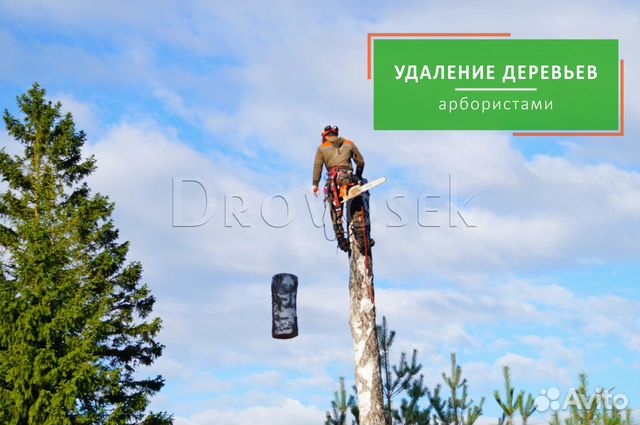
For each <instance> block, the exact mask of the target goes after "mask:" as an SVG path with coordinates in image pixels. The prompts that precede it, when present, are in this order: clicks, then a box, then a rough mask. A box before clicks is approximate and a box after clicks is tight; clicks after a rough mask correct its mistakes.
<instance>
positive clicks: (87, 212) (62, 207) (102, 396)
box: [0, 84, 171, 425]
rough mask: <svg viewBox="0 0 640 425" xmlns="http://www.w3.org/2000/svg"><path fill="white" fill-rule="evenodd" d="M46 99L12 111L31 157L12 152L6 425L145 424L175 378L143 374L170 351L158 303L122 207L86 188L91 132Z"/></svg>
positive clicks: (1, 279) (33, 93)
mask: <svg viewBox="0 0 640 425" xmlns="http://www.w3.org/2000/svg"><path fill="white" fill-rule="evenodd" d="M45 94H46V92H45V90H44V89H43V88H41V87H40V86H39V85H38V84H34V85H33V87H32V88H31V89H29V90H28V91H27V93H25V94H23V95H21V96H19V97H18V98H17V101H18V106H19V109H20V112H21V116H19V117H15V116H14V115H12V114H10V113H9V112H8V111H7V110H5V112H4V121H5V124H6V128H7V131H8V133H9V135H10V136H11V137H12V138H13V139H15V140H16V141H17V142H19V143H20V144H21V145H22V149H21V152H20V153H18V154H16V155H11V154H9V153H7V151H6V149H5V148H2V150H0V175H1V176H2V180H3V182H4V183H3V184H2V186H0V258H1V261H2V267H1V269H0V423H2V424H7V425H70V424H74V425H75V424H114V425H115V424H134V423H140V422H141V421H143V417H144V411H145V409H146V408H147V405H148V402H149V397H150V396H151V395H153V394H154V393H156V392H157V391H159V390H160V388H161V387H162V386H163V382H164V381H163V378H162V377H161V376H155V377H141V376H140V373H139V371H138V369H139V368H140V366H147V365H151V364H152V363H153V361H154V360H155V359H156V358H157V357H158V356H160V355H161V352H162V348H163V346H162V345H161V344H159V343H158V342H157V341H156V340H155V337H156V335H157V333H158V331H159V330H160V319H159V318H153V317H151V316H150V315H151V313H152V308H153V305H154V301H155V300H154V297H153V296H152V295H151V293H150V291H149V288H148V287H147V285H146V284H143V283H141V275H142V266H141V264H140V263H139V262H135V261H134V262H129V261H128V260H127V252H128V250H129V243H128V242H121V241H119V235H118V229H117V228H116V227H115V226H114V222H113V219H112V218H111V215H112V213H113V210H114V204H113V203H112V202H111V201H110V200H109V199H108V198H107V197H106V196H104V195H101V194H99V193H95V192H93V191H92V190H91V189H90V188H89V186H88V185H87V183H86V178H87V176H89V175H90V174H91V173H92V172H93V171H94V170H95V168H96V163H95V159H94V158H93V157H88V158H84V157H83V155H82V147H83V145H84V143H85V141H86V135H85V133H84V132H83V131H77V130H76V126H75V124H74V121H73V117H72V115H71V114H70V113H67V114H62V112H61V106H62V105H61V104H60V103H59V102H58V103H55V104H54V103H52V102H51V101H49V100H47V99H46V98H45ZM147 420H148V422H147V423H153V422H156V423H163V422H164V423H171V421H170V416H167V415H166V414H160V415H158V414H152V415H150V416H149V417H148V418H147ZM165 420H166V421H165Z"/></svg>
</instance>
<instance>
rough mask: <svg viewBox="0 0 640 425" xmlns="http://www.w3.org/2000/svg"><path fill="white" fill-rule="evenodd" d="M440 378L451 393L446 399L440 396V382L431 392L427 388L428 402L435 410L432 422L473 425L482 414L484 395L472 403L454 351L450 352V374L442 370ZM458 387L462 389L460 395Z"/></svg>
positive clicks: (448, 424) (437, 423) (447, 424)
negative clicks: (475, 402)
mask: <svg viewBox="0 0 640 425" xmlns="http://www.w3.org/2000/svg"><path fill="white" fill-rule="evenodd" d="M442 379H443V380H444V382H445V384H447V387H448V388H449V391H450V394H451V395H450V396H449V398H448V399H447V400H444V399H442V397H441V396H440V390H441V386H440V384H438V385H437V386H436V388H435V390H434V392H433V393H431V392H430V391H429V390H427V394H428V397H429V402H430V403H431V406H432V407H433V410H434V411H435V414H434V415H433V422H434V423H435V424H436V425H473V424H474V423H475V422H476V421H477V420H478V418H479V417H480V415H482V406H483V405H484V397H482V398H481V399H480V403H478V404H474V401H473V400H472V399H470V398H469V394H468V385H467V379H466V378H464V379H463V378H462V368H461V367H460V366H459V365H458V363H457V361H456V353H451V375H449V376H447V374H446V373H444V372H443V373H442ZM459 389H462V394H460V395H459V394H458V390H459Z"/></svg>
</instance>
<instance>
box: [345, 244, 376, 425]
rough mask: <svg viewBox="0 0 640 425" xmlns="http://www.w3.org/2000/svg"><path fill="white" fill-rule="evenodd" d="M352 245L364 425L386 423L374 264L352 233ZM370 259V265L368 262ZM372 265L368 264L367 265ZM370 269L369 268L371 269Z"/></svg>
mask: <svg viewBox="0 0 640 425" xmlns="http://www.w3.org/2000/svg"><path fill="white" fill-rule="evenodd" d="M349 233H350V236H349V242H350V244H351V253H352V254H351V257H350V262H351V272H350V275H349V293H350V297H351V319H350V325H351V335H352V336H353V345H354V351H355V365H356V391H357V393H358V405H359V408H360V425H384V423H385V419H384V408H383V399H382V377H381V374H380V351H379V349H378V336H377V333H376V309H375V305H374V304H373V302H372V299H371V297H372V296H373V294H374V292H373V279H372V276H373V273H372V270H373V263H372V261H371V257H370V256H369V258H368V260H367V259H366V258H365V255H363V254H362V253H361V252H360V249H359V246H358V241H357V240H356V238H355V236H354V235H353V232H349ZM367 261H368V264H367V263H366V262H367ZM367 265H368V267H367ZM367 268H368V271H367Z"/></svg>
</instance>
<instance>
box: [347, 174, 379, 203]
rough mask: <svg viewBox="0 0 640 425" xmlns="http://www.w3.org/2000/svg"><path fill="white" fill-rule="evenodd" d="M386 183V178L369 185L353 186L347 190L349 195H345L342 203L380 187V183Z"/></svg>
mask: <svg viewBox="0 0 640 425" xmlns="http://www.w3.org/2000/svg"><path fill="white" fill-rule="evenodd" d="M386 181H387V178H386V177H380V178H379V179H376V180H374V181H372V182H370V183H367V184H362V185H360V184H359V185H356V186H353V187H352V188H351V189H349V193H348V194H347V196H345V197H344V199H342V203H345V202H347V201H350V200H352V199H353V198H356V197H358V196H360V195H361V194H362V193H364V192H366V191H368V190H369V189H373V188H374V187H377V186H380V185H381V184H382V183H384V182H386Z"/></svg>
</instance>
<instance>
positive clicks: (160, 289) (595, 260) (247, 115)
mask: <svg viewBox="0 0 640 425" xmlns="http://www.w3.org/2000/svg"><path fill="white" fill-rule="evenodd" d="M369 32H511V33H512V34H513V37H514V38H615V39H619V40H620V50H621V57H622V58H623V59H625V71H626V81H625V82H626V93H625V94H626V123H627V124H626V135H625V137H618V138H613V137H612V138H608V137H600V138H530V139H527V138H514V137H512V136H511V134H510V133H506V132H497V133H492V132H459V133H456V132H374V131H373V130H372V128H373V126H372V119H373V117H372V89H373V86H372V82H371V81H369V80H367V78H366V71H367V63H366V53H367V52H366V46H367V36H366V35H367V33H369ZM639 40H640V4H639V3H637V2H633V1H589V0H586V1H585V0H580V1H567V2H557V1H546V0H543V1H539V2H526V3H525V2H513V1H512V2H501V1H486V2H482V3H480V2H427V1H420V2H393V3H389V4H384V3H381V2H364V1H355V2H352V3H350V4H349V5H345V4H344V2H331V1H330V2H321V3H318V4H311V3H307V2H293V1H291V2H285V1H281V2H273V3H271V4H267V3H266V2H264V3H259V2H232V3H223V2H215V1H209V2H206V1H187V2H158V1H138V2H125V1H110V2H81V1H64V2H39V1H30V0H25V1H22V2H9V1H0V51H1V52H2V56H3V59H2V61H0V106H2V107H3V108H5V107H6V108H8V109H9V110H12V111H15V109H16V105H15V96H16V95H18V94H20V93H23V92H24V91H26V90H27V89H28V88H29V87H30V85H31V84H33V82H35V81H38V82H39V83H41V84H42V85H43V86H44V87H45V88H46V89H47V90H48V93H49V95H50V96H51V97H52V98H54V99H57V100H60V101H62V103H63V108H64V109H66V110H70V111H72V112H73V114H74V117H75V119H76V122H77V123H78V125H79V127H80V128H82V129H84V130H85V131H86V132H87V133H88V135H89V144H88V147H87V153H93V154H95V155H96V157H97V160H98V170H97V172H96V173H95V175H94V176H93V177H92V178H91V182H90V183H91V184H92V186H93V187H94V188H95V189H96V190H99V191H100V192H103V193H105V194H108V195H109V196H110V197H111V199H112V200H113V201H115V202H116V205H117V207H116V213H115V218H116V222H117V224H118V226H119V227H120V229H121V235H122V236H123V238H125V239H127V240H130V241H131V243H132V251H131V259H136V260H140V261H142V263H143V264H144V267H145V280H146V281H147V282H148V283H149V284H150V286H151V288H152V289H153V292H154V294H155V295H156V297H157V300H158V302H157V309H156V311H157V313H158V314H159V315H160V316H162V318H163V320H164V329H163V331H162V333H161V335H160V339H161V342H162V343H164V344H165V345H166V350H165V353H164V355H163V356H162V358H161V359H159V360H158V362H157V364H156V365H155V366H154V367H153V369H152V370H150V371H148V372H149V373H156V372H157V373H161V374H162V375H164V377H165V378H166V386H165V388H164V389H163V391H162V392H161V393H160V394H158V395H157V396H156V397H155V398H154V400H153V409H155V410H167V411H170V412H173V413H174V414H175V417H176V423H177V424H178V425H210V424H220V425H240V424H242V425H244V424H264V425H270V424H274V425H276V424H277V425H288V424H291V425H306V424H309V425H311V424H319V423H322V422H323V417H324V413H323V412H324V411H325V410H327V409H328V407H329V402H330V399H331V397H332V392H333V391H334V390H335V387H336V385H337V381H338V378H339V377H340V376H345V377H346V380H347V383H348V384H349V385H350V383H351V382H352V381H353V363H352V359H353V347H352V343H351V335H350V332H349V327H348V289H347V281H348V268H347V266H348V263H347V260H346V258H345V256H344V255H342V254H341V253H340V252H336V250H335V246H334V244H333V243H331V242H328V241H326V240H325V239H324V236H323V230H322V228H321V227H320V228H319V227H317V226H315V225H314V223H316V224H317V223H320V222H321V220H322V204H321V202H320V201H319V200H317V199H315V198H313V197H310V196H308V194H309V188H310V183H311V166H312V160H313V154H314V152H315V148H316V146H317V144H318V141H319V133H320V131H321V129H322V127H324V126H325V125H326V124H337V125H339V126H340V128H341V132H342V133H343V135H344V136H345V137H347V138H349V139H352V140H354V141H355V142H356V143H357V144H358V146H359V147H360V150H361V151H362V152H363V154H364V155H365V157H366V160H367V167H366V175H367V176H368V177H369V178H376V177H379V176H388V177H389V182H388V183H387V184H386V186H385V187H383V188H380V189H379V190H378V191H377V192H376V193H375V199H374V203H373V215H374V217H375V221H374V225H373V227H374V228H373V233H374V234H373V236H374V237H375V238H376V240H377V245H376V248H375V272H376V287H377V299H376V301H377V307H378V316H379V317H382V315H385V316H387V318H388V321H389V324H390V326H391V328H393V329H395V330H397V332H398V337H397V342H396V345H395V351H394V357H398V356H399V354H400V352H401V351H410V350H411V349H412V348H414V347H415V348H418V349H419V355H420V360H421V361H422V363H423V365H424V373H425V380H426V382H427V383H428V384H429V385H430V386H431V387H432V386H433V385H435V384H436V383H438V382H439V376H440V373H441V372H442V371H444V370H446V369H447V368H448V357H449V353H450V352H452V351H455V352H457V353H458V357H459V361H460V362H461V363H462V365H463V371H464V372H465V375H466V376H467V377H468V379H469V383H470V391H471V394H472V396H473V397H474V398H475V399H479V398H480V397H482V396H485V397H487V399H488V400H487V402H486V403H485V415H486V418H484V421H485V422H490V421H493V420H495V419H494V418H496V417H497V416H498V408H497V406H496V404H495V402H494V401H493V399H492V392H493V389H495V388H498V387H500V388H501V380H500V369H501V367H502V366H503V365H510V366H511V367H512V369H513V378H514V381H515V383H516V385H517V386H518V387H519V388H524V389H526V390H528V391H530V392H531V393H533V394H534V396H536V395H538V394H539V393H540V390H542V389H546V388H549V387H552V386H555V387H557V388H559V389H560V390H561V391H562V392H566V391H567V390H568V389H569V388H570V387H571V386H572V385H574V384H575V383H576V381H577V375H578V373H579V372H580V371H586V372H588V373H589V376H590V377H591V382H592V384H593V387H595V386H596V385H603V386H607V388H609V387H612V386H615V391H614V393H621V394H624V395H626V396H627V397H628V399H629V400H630V403H631V405H632V406H633V407H635V408H637V407H638V406H639V405H640V380H638V379H637V376H638V374H639V373H640V361H639V360H638V354H640V336H639V335H640V319H639V318H638V317H639V316H638V314H637V312H638V310H640V290H639V289H638V285H637V283H638V282H637V275H638V273H639V272H640V264H639V262H638V260H639V259H640V242H639V241H640V238H639V237H640V147H639V146H638V144H637V143H636V141H637V137H638V134H639V133H640V131H639V130H640V128H639V127H638V125H637V124H636V123H637V122H638V118H639V117H640V96H638V94H639V89H638V84H639V83H640V78H639V77H638V75H640V73H639V72H638V67H639V66H640V45H639V44H638V41H639ZM0 140H1V141H2V145H3V146H4V145H8V146H12V145H11V144H12V143H13V142H12V141H10V140H8V138H7V135H6V133H4V132H3V133H2V134H1V135H0ZM185 179H186V180H197V181H198V182H200V186H199V185H197V184H195V183H182V184H180V182H182V181H184V180H185ZM172 182H173V183H172ZM176 182H178V183H177V188H178V189H181V191H174V190H173V188H174V185H176ZM203 189H204V190H205V191H206V193H207V198H206V199H207V202H205V196H204V191H203ZM174 192H175V193H174ZM275 195H282V196H283V197H284V198H286V199H287V201H288V202H289V216H288V217H286V216H285V213H286V211H285V210H284V208H283V204H282V203H281V201H282V198H275V199H272V197H273V196H275ZM234 196H237V197H240V198H242V201H243V202H244V204H243V205H240V204H239V203H240V200H239V199H238V198H237V197H236V198H234ZM398 196H403V197H401V198H400V197H398ZM426 196H430V198H425V197H426ZM469 199H471V201H469V202H468V203H466V202H467V200H469ZM387 202H389V203H390V207H391V208H392V209H393V210H394V211H396V213H397V214H394V213H393V212H391V210H390V208H389V207H388V205H387ZM465 203H466V205H465ZM205 204H206V207H207V208H206V211H204V210H205ZM449 205H451V206H452V214H451V217H450V216H449V212H448V211H449ZM426 209H431V210H433V209H435V210H437V211H438V212H437V213H426V212H425V210H426ZM457 210H459V211H460V213H461V215H462V216H463V217H464V218H465V220H466V221H467V222H468V223H469V224H471V225H474V226H476V227H473V228H469V227H466V226H465V224H464V222H463V221H462V220H461V219H460V216H459V215H457V213H456V211H457ZM241 211H244V212H241ZM234 212H235V213H236V214H235V215H236V217H237V219H236V217H234V215H233V213H234ZM176 219H179V220H183V222H185V223H186V222H192V223H193V222H200V223H202V222H205V221H206V222H205V223H204V224H203V225H201V226H198V227H175V226H173V224H175V220H176ZM286 221H291V223H290V224H289V225H287V226H285V227H276V226H269V225H267V224H266V222H269V223H272V224H276V225H279V224H281V223H285V222H286ZM240 223H242V225H244V226H247V227H242V226H241V225H240ZM420 223H422V224H435V225H440V227H437V228H433V227H422V226H421V225H420ZM450 223H451V224H452V225H455V226H457V227H450V225H449V224H450ZM328 231H329V232H330V231H331V230H330V229H328ZM280 272H291V273H295V274H297V275H298V276H299V279H300V288H299V295H298V314H299V320H300V336H299V337H298V338H296V339H293V340H288V341H276V340H273V339H272V338H271V335H270V330H271V322H270V320H271V318H270V314H271V304H270V289H269V286H270V280H271V276H272V275H273V274H275V273H280ZM544 419H545V415H538V416H537V417H536V418H535V420H534V421H533V422H542V421H544Z"/></svg>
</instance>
